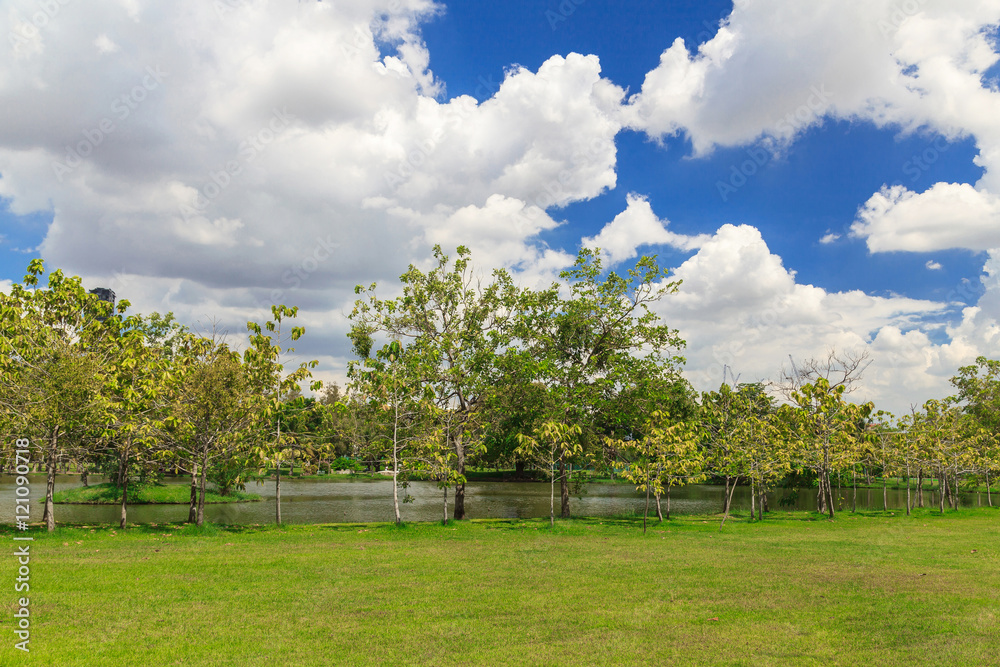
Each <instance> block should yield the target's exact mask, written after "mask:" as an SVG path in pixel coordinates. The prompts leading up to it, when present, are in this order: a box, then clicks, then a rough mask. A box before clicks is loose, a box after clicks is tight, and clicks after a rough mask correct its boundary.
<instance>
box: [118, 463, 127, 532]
mask: <svg viewBox="0 0 1000 667" xmlns="http://www.w3.org/2000/svg"><path fill="white" fill-rule="evenodd" d="M121 471H122V473H121V477H122V515H121V521H120V522H119V523H118V527H119V528H121V529H122V530H125V526H126V525H127V521H126V518H127V514H126V513H127V511H128V455H126V456H125V457H123V459H122V462H121Z"/></svg>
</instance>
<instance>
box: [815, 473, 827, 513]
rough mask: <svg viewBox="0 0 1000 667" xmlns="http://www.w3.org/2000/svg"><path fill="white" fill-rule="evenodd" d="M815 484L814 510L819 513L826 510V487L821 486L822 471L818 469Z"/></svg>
mask: <svg viewBox="0 0 1000 667" xmlns="http://www.w3.org/2000/svg"><path fill="white" fill-rule="evenodd" d="M816 481H817V486H818V487H819V488H817V489H816V511H817V512H819V513H820V514H823V513H824V512H826V489H825V488H824V487H823V471H822V470H819V471H817V473H816Z"/></svg>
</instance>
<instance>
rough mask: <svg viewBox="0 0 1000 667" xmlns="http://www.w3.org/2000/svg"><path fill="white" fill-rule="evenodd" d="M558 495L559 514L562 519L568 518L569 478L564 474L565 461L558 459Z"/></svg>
mask: <svg viewBox="0 0 1000 667" xmlns="http://www.w3.org/2000/svg"><path fill="white" fill-rule="evenodd" d="M559 495H560V500H561V501H562V510H561V512H560V514H559V516H561V517H562V518H564V519H568V518H569V476H568V475H567V474H566V461H564V460H563V459H562V458H560V459H559Z"/></svg>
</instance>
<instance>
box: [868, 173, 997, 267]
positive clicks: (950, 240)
mask: <svg viewBox="0 0 1000 667" xmlns="http://www.w3.org/2000/svg"><path fill="white" fill-rule="evenodd" d="M851 233H852V234H853V235H855V236H859V237H861V238H864V239H866V240H867V242H868V248H869V250H871V251H872V252H888V251H893V250H905V251H908V252H929V251H933V250H943V249H948V248H965V249H968V250H976V251H982V250H989V249H990V248H998V247H1000V197H998V196H996V195H994V194H991V193H989V192H984V191H981V190H977V189H975V188H974V187H972V186H971V185H968V184H966V183H938V184H936V185H934V186H933V187H932V188H930V189H929V190H927V191H926V192H923V193H919V194H918V193H916V192H913V191H911V190H908V189H906V188H905V187H904V186H901V185H897V186H893V187H891V188H889V187H886V188H883V189H882V191H881V192H878V193H876V194H875V195H873V196H872V198H871V199H869V200H868V201H867V202H866V203H865V205H864V206H863V207H862V208H861V210H860V211H859V212H858V220H857V221H856V222H855V223H854V225H853V226H852V227H851Z"/></svg>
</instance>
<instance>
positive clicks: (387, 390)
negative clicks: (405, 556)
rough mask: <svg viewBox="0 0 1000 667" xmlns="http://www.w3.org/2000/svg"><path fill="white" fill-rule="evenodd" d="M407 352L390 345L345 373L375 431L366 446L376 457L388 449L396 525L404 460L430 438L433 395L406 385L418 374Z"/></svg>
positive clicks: (413, 361)
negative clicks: (372, 447)
mask: <svg viewBox="0 0 1000 667" xmlns="http://www.w3.org/2000/svg"><path fill="white" fill-rule="evenodd" d="M407 352H408V350H404V349H403V346H402V345H400V343H399V341H392V342H391V343H389V344H388V345H386V346H384V347H383V348H382V349H380V350H379V351H378V352H377V353H376V356H375V357H374V358H367V359H365V360H364V362H363V363H360V364H359V363H358V362H352V363H351V365H350V366H349V369H348V377H350V378H351V380H352V385H351V388H352V390H353V391H355V392H357V394H358V395H360V396H364V397H365V400H364V403H363V404H362V405H363V406H364V407H365V408H367V410H366V417H367V419H366V420H365V421H367V422H368V424H374V425H376V428H378V434H377V435H376V436H375V437H374V438H371V440H370V441H369V442H370V444H372V445H374V446H375V447H377V448H378V449H379V450H380V451H379V456H381V450H382V449H383V448H384V447H386V446H388V449H389V456H390V460H391V461H392V508H393V512H394V514H395V520H396V525H399V524H400V523H401V522H402V518H401V516H400V513H399V483H400V472H401V468H402V467H403V466H404V465H406V464H407V462H408V459H416V458H418V455H417V454H416V453H415V451H414V450H415V448H416V447H417V446H418V445H419V444H424V443H425V441H426V440H428V439H430V438H432V436H430V431H431V427H430V422H431V419H432V414H433V394H432V393H431V391H430V388H429V387H426V386H425V387H420V386H419V385H413V384H409V383H407V382H406V379H407V378H411V377H414V376H415V375H420V374H421V373H420V371H419V370H418V369H416V368H414V364H417V363H419V358H418V357H416V356H415V355H409V354H407ZM379 427H381V428H379ZM445 502H447V500H446V501H445Z"/></svg>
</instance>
